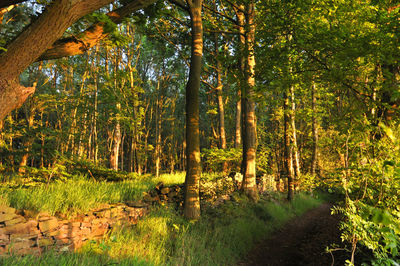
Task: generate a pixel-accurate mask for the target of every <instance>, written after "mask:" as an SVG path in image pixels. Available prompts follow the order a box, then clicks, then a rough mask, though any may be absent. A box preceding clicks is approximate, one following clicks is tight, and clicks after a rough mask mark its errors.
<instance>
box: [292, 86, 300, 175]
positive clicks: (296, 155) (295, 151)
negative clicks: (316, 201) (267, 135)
mask: <svg viewBox="0 0 400 266" xmlns="http://www.w3.org/2000/svg"><path fill="white" fill-rule="evenodd" d="M290 95H291V98H292V110H291V116H290V119H291V124H292V141H293V148H292V150H293V159H294V170H295V174H296V178H297V179H298V178H300V174H301V171H300V159H299V149H298V146H297V133H296V102H295V95H294V86H290Z"/></svg>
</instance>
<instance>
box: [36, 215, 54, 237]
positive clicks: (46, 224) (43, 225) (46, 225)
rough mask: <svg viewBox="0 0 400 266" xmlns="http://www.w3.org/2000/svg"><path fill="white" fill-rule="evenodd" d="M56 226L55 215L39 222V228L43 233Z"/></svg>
mask: <svg viewBox="0 0 400 266" xmlns="http://www.w3.org/2000/svg"><path fill="white" fill-rule="evenodd" d="M56 228H58V220H57V218H56V217H52V218H51V219H49V220H45V221H41V222H39V229H40V231H42V232H43V233H45V232H49V231H51V230H54V229H56Z"/></svg>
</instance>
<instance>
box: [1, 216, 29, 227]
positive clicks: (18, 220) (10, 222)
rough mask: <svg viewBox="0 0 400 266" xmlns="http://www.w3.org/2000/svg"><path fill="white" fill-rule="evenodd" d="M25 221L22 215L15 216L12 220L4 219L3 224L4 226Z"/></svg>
mask: <svg viewBox="0 0 400 266" xmlns="http://www.w3.org/2000/svg"><path fill="white" fill-rule="evenodd" d="M23 222H25V218H24V217H22V216H17V217H15V218H14V219H12V220H9V221H6V222H5V224H6V226H10V225H14V224H20V223H23Z"/></svg>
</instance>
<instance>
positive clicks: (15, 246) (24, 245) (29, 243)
mask: <svg viewBox="0 0 400 266" xmlns="http://www.w3.org/2000/svg"><path fill="white" fill-rule="evenodd" d="M35 244H36V243H35V241H33V240H29V239H25V240H23V241H18V242H11V243H10V244H9V245H8V250H9V251H10V250H11V252H15V251H17V250H20V249H29V248H30V247H33V246H34V245H35Z"/></svg>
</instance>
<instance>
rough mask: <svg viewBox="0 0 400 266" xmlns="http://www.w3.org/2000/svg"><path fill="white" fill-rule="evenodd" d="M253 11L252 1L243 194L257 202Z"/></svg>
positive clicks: (248, 21) (248, 13) (248, 12)
mask: <svg viewBox="0 0 400 266" xmlns="http://www.w3.org/2000/svg"><path fill="white" fill-rule="evenodd" d="M254 19H255V10H254V1H250V2H249V3H248V4H247V6H246V45H245V49H246V52H245V55H246V61H245V79H246V80H245V83H246V84H245V86H243V87H242V106H243V110H242V111H243V125H244V128H243V163H242V167H243V169H242V171H243V183H242V190H243V192H244V193H245V194H246V195H247V196H248V197H249V198H251V199H252V200H254V201H257V200H258V192H257V185H256V114H255V103H254V99H253V98H254V86H255V78H254V74H255V57H254V43H255V30H256V28H255V24H254V23H255V21H254Z"/></svg>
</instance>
